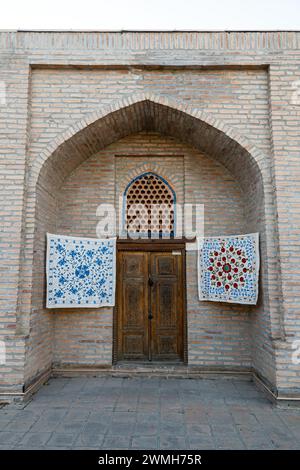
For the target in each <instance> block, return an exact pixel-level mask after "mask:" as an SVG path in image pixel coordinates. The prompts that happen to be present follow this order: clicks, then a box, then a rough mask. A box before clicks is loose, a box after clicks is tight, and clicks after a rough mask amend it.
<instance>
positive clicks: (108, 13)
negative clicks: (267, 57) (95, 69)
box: [0, 0, 300, 30]
mask: <svg viewBox="0 0 300 470" xmlns="http://www.w3.org/2000/svg"><path fill="white" fill-rule="evenodd" d="M0 29H23V30H24V29H25V30H28V29H42V30H49V29H51V30H53V29H54V30H57V29H70V30H120V29H123V30H124V29H125V30H176V29H177V30H274V29H275V30H278V29H279V30H280V29H283V30H300V0H81V1H79V0H6V1H4V0H3V3H2V8H1V13H0Z"/></svg>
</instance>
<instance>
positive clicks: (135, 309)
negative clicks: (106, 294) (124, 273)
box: [122, 278, 145, 331]
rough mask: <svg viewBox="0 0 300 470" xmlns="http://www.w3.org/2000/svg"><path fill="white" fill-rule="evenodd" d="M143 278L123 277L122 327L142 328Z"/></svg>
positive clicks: (143, 304) (125, 328)
mask: <svg viewBox="0 0 300 470" xmlns="http://www.w3.org/2000/svg"><path fill="white" fill-rule="evenodd" d="M144 284H145V283H144V280H143V279H126V278H125V279H123V302H122V305H123V306H124V307H125V308H123V309H122V314H123V318H122V323H123V329H124V330H125V331H126V330H128V329H129V330H130V329H132V330H138V329H141V328H144V309H145V298H144V295H145V292H144V291H145V285H144Z"/></svg>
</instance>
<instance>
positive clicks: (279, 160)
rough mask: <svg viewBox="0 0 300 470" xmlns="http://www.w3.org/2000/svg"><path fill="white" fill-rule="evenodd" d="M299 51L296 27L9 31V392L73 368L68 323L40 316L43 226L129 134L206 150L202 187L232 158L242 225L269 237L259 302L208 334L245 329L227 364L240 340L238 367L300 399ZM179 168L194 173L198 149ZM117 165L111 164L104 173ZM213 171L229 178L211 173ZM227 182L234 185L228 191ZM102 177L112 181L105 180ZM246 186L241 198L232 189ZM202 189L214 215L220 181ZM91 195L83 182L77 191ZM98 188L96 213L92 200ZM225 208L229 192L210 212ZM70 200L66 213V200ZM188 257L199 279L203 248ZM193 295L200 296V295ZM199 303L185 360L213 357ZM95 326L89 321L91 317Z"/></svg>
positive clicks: (4, 242)
mask: <svg viewBox="0 0 300 470" xmlns="http://www.w3.org/2000/svg"><path fill="white" fill-rule="evenodd" d="M299 46H300V34H299V33H296V32H268V33H264V32H261V33H243V32H240V33H228V32H227V33H225V32H219V33H213V32H212V33H197V32H195V33H188V32H187V33H180V32H178V33H147V32H146V33H130V32H129V33H67V32H66V33H30V32H28V33H20V32H3V33H1V34H0V54H1V60H0V64H1V69H0V80H3V81H4V82H5V85H6V95H7V103H6V104H5V105H1V108H0V132H1V137H3V138H1V155H2V161H1V186H0V191H1V196H2V197H1V217H2V219H1V231H2V237H1V249H2V251H1V274H2V277H1V283H0V284H1V285H0V289H1V290H0V292H1V299H2V302H1V306H0V325H1V332H2V337H4V338H5V339H6V341H7V342H8V344H9V348H8V350H9V351H10V352H9V358H10V359H9V362H8V363H7V365H6V366H0V368H1V369H0V371H1V377H0V385H1V387H3V388H4V389H5V388H6V387H15V388H17V387H19V388H20V387H21V386H22V384H23V383H24V382H30V380H32V379H33V378H34V376H36V375H38V374H39V373H40V372H41V371H43V370H46V369H47V368H49V367H50V366H51V363H52V361H53V360H55V361H58V362H59V361H60V360H61V358H64V359H63V360H64V361H67V362H68V361H69V362H72V361H74V360H77V359H76V356H75V357H74V356H73V357H71V356H72V354H71V352H70V347H69V346H70V345H71V343H69V345H68V344H67V342H66V344H65V345H63V344H62V342H59V340H58V335H57V332H58V330H59V326H61V327H63V325H62V324H61V325H58V322H61V323H63V319H64V320H65V322H66V323H65V326H64V328H67V326H68V322H70V321H71V320H70V317H67V315H64V314H62V316H61V317H59V315H58V314H55V315H52V314H51V313H49V312H47V311H46V310H45V309H44V304H43V300H42V296H41V293H42V291H43V289H44V288H45V285H44V281H43V277H42V276H41V274H42V273H43V262H44V261H43V260H44V249H45V237H44V235H45V231H46V230H49V231H55V230H57V229H58V228H59V227H61V230H66V231H68V230H70V229H71V228H72V226H71V227H70V226H69V225H68V223H69V222H68V221H67V220H63V221H62V219H61V216H60V214H61V199H60V197H58V195H61V194H62V193H63V191H67V189H66V188H67V187H68V184H71V183H70V182H71V180H72V177H75V176H74V175H75V174H76V172H77V171H79V168H80V169H82V168H84V165H86V164H87V162H88V163H89V164H91V163H90V162H92V159H93V158H96V155H98V154H99V151H100V152H105V148H109V149H110V148H111V147H107V146H109V145H112V147H113V146H114V145H115V146H117V145H119V144H118V143H117V142H118V141H119V140H120V139H123V138H125V139H126V138H127V137H126V136H128V135H130V134H136V133H139V132H141V131H147V132H148V133H149V132H150V133H151V132H152V133H153V132H155V133H159V134H161V135H163V136H166V135H168V136H171V137H173V138H176V142H178V141H181V144H180V145H183V147H184V149H183V150H184V154H185V155H187V154H188V153H189V152H188V151H187V147H185V146H186V145H188V148H191V146H192V147H193V150H191V152H196V153H197V155H198V157H197V164H196V163H195V161H194V160H193V162H191V165H192V164H193V165H194V167H193V171H192V172H191V181H192V180H193V182H192V183H191V184H193V185H197V184H198V182H199V181H202V179H203V178H204V174H205V172H204V173H203V172H202V171H203V169H204V168H205V164H206V163H205V162H204V160H203V159H204V157H200V156H199V155H203V154H207V155H209V158H210V159H211V161H213V162H214V163H212V165H215V166H214V168H217V167H218V168H219V165H221V166H220V168H222V171H223V173H222V174H221V173H220V184H221V183H222V184H223V185H225V184H227V183H228V185H229V186H230V184H232V185H233V186H234V188H235V189H234V188H233V187H232V194H235V196H233V195H232V200H233V201H235V202H234V204H241V201H243V202H242V206H243V212H244V216H243V217H242V215H241V217H240V218H239V226H241V225H242V224H241V220H242V219H243V227H244V229H245V230H247V231H250V230H251V231H252V230H259V232H260V234H261V255H262V271H261V289H260V290H261V294H260V299H259V303H258V306H257V307H256V308H254V309H251V312H250V311H249V312H245V311H244V310H243V309H241V311H239V313H237V312H238V310H234V313H232V311H231V310H230V308H229V307H227V306H226V309H225V310H226V312H225V310H223V312H224V313H223V314H222V315H221V314H220V310H219V309H220V308H222V307H220V306H217V305H213V306H212V307H210V308H211V312H212V316H211V319H212V318H214V320H215V325H217V328H215V329H214V330H213V331H214V334H213V335H212V336H213V338H212V340H213V341H215V344H218V345H219V346H218V351H223V352H224V351H225V350H226V345H227V346H228V341H229V339H230V333H229V332H230V328H231V326H232V325H234V328H237V329H236V330H235V331H243V334H244V335H246V336H247V338H248V339H247V341H246V342H245V344H241V343H240V342H239V338H238V336H236V337H235V338H236V342H235V343H234V340H233V338H231V340H232V344H231V346H230V347H229V349H228V354H225V353H224V357H226V358H227V359H226V360H228V364H230V365H234V364H233V363H235V360H232V357H233V358H234V357H235V354H236V352H237V351H242V350H243V347H245V349H244V350H243V352H242V353H241V361H240V363H236V365H240V364H241V363H242V364H243V365H249V364H250V362H251V364H252V365H253V367H254V368H255V369H256V371H257V372H258V373H259V374H260V375H261V376H262V377H263V378H264V379H266V381H267V382H269V383H270V384H271V385H272V386H273V387H274V388H276V387H278V388H279V389H280V390H281V391H283V392H284V391H286V392H288V391H290V390H293V391H294V392H293V393H298V392H299V377H300V374H299V368H298V366H297V365H295V364H294V365H293V364H292V363H291V353H292V341H293V340H295V339H297V338H299V330H300V326H299V319H298V316H299V315H298V292H299V279H298V277H299V276H298V268H297V266H298V264H299V263H298V252H299V250H298V242H297V237H298V235H299V229H300V227H299V220H298V218H299V217H298V212H299V204H298V185H299V162H298V156H299V132H298V129H299V120H300V115H299V113H300V111H299V104H298V105H297V104H293V103H292V94H293V91H294V86H295V85H294V84H295V82H296V80H299V75H300V71H299V57H300V54H299ZM148 137H149V135H148ZM120 145H121V144H120ZM144 145H146V142H145V141H144ZM147 145H148V144H147ZM177 145H179V144H177V143H176V146H177ZM176 146H175V149H176ZM183 150H182V151H183ZM156 151H158V150H156ZM93 155H94V157H93ZM201 158H202V160H201ZM205 158H206V157H205ZM84 161H86V163H83V162H84ZM184 161H185V163H184V165H185V178H186V176H187V174H186V171H187V168H188V167H189V163H188V157H187V156H185V159H184ZM199 161H202V163H201V164H200V163H199ZM110 163H111V160H110V161H109V162H107V165H108V166H107V167H106V170H105V171H106V172H107V174H108V175H110V171H111V170H110V167H109V165H110ZM81 165H82V166H81ZM95 165H96V166H97V163H96V162H95ZM198 165H199V166H198ZM77 167H78V170H77V169H76V168H77ZM91 168H93V167H92V166H91ZM190 168H191V166H190ZM197 168H198V170H197ZM86 171H87V169H86ZM89 171H90V172H91V175H90V181H91V183H92V182H93V181H94V183H93V184H96V183H95V180H94V178H95V175H94V173H93V170H91V169H90V170H89ZM207 171H208V170H207ZM211 171H212V172H213V173H212V174H213V175H214V178H218V176H216V173H214V171H215V169H213V168H211ZM220 171H221V170H220ZM225 175H227V176H228V175H229V176H228V177H229V180H230V178H231V180H230V181H231V183H230V184H229V182H228V181H229V180H227V176H225ZM104 176H105V172H103V173H101V177H104ZM221 176H222V178H221ZM196 179H197V181H198V182H197V181H196ZM106 180H107V178H106ZM233 180H234V181H235V183H234V184H233ZM202 182H203V184H204V183H205V181H202ZM229 186H227V188H228V187H229ZM238 186H239V187H240V196H239V197H237V192H235V191H238V188H237V187H238ZM204 187H206V194H205V197H208V194H209V195H210V196H209V199H208V200H207V204H208V205H209V204H211V205H212V206H213V204H212V201H213V198H214V195H215V194H217V191H218V188H216V187H214V185H213V184H212V181H211V186H210V187H208V186H205V184H204ZM291 188H293V189H292V190H291ZM200 189H201V188H200ZM81 191H84V190H83V189H82V188H77V194H80V192H81ZM85 191H88V188H86V189H85ZM90 191H91V193H90V199H89V200H90V201H91V202H92V205H93V204H94V202H95V201H94V199H93V198H94V193H93V191H92V189H91V188H90ZM99 191H100V190H99ZM96 194H98V193H96ZM114 194H115V189H114V184H113V181H111V186H109V188H108V191H107V194H104V195H103V197H105V198H108V199H109V198H110V197H111V195H114ZM197 194H198V193H197ZM100 196H101V194H100V193H99V198H100ZM202 196H203V195H202V193H201V190H200V198H202ZM101 197H102V196H101ZM185 197H186V198H187V199H189V198H190V200H194V198H195V197H196V194H194V193H193V192H191V191H190V190H188V189H186V190H185ZM197 197H198V195H197ZM223 202H224V201H223V200H221V199H220V198H219V199H218V204H217V206H213V207H212V214H214V211H217V212H218V210H219V208H220V207H222V204H223ZM67 203H69V206H68V207H67V209H68V210H69V212H71V211H72V203H71V201H69V200H68V198H67V199H66V204H67ZM92 205H91V207H92ZM73 209H74V207H73ZM89 210H91V209H89ZM226 211H227V213H228V211H229V209H228V207H226ZM217 212H216V213H217ZM236 213H237V214H239V212H238V210H237V209H236ZM209 217H210V218H208V226H207V230H208V232H207V233H209V231H210V230H213V229H214V227H215V225H214V224H215V218H214V217H213V216H211V215H209ZM92 220H93V219H92V218H89V217H87V218H86V219H85V218H83V219H82V218H81V219H80V221H78V223H79V229H80V231H81V232H82V233H85V232H88V231H89V227H90V226H91V225H90V224H91V223H92ZM225 222H226V219H224V220H223V219H219V224H220V225H219V226H218V227H215V228H216V229H218V230H220V227H222V226H223V228H224V231H225V232H226V223H225ZM59 224H61V225H59ZM64 224H65V225H64ZM233 224H235V222H233ZM228 228H229V227H228ZM234 228H235V225H234ZM236 228H238V227H236ZM72 230H73V228H72ZM239 231H240V230H239ZM189 257H190V255H189ZM189 262H190V263H191V273H192V265H193V263H194V261H193V259H192V255H191V257H190V259H189ZM194 266H195V263H194ZM193 278H194V277H193ZM191 289H192V290H193V288H192V287H191ZM193 295H194V294H193V293H192V292H191V297H190V298H191V299H192V297H193ZM191 302H192V301H191ZM198 304H199V303H198ZM191 305H193V307H191V311H192V310H193V311H194V313H193V318H194V319H196V317H197V316H198V317H199V319H200V323H201V322H202V323H201V324H202V327H203V328H204V327H205V331H204V330H203V331H202V330H201V333H199V331H200V330H197V331H196V329H195V328H194V326H192V327H191V329H190V331H191V332H192V331H194V333H193V335H194V336H191V337H190V340H191V342H190V357H191V358H193V359H192V360H193V361H199V363H202V362H201V361H202V360H203V356H201V354H202V353H201V354H199V355H198V356H197V352H195V351H196V350H194V349H193V348H194V347H195V348H196V347H198V346H197V341H198V342H199V344H202V343H201V342H203V341H204V340H205V341H206V342H207V343H206V346H208V343H209V341H210V338H209V335H211V333H207V331H208V330H206V326H207V324H206V321H207V319H208V317H205V319H204V317H203V318H200V317H201V315H200V314H199V313H197V312H198V310H197V308H198V307H199V308H200V304H199V305H198V306H197V302H195V303H194V304H192V303H191ZM203 308H204V307H203ZM227 308H229V310H230V312H229V311H227ZM194 309H196V310H194ZM215 309H216V310H215ZM196 311H197V312H196ZM195 312H196V313H195ZM90 315H93V314H90ZM220 315H221V316H220ZM58 318H61V320H59V319H58ZM73 318H74V324H76V325H77V326H78V329H80V328H81V329H82V330H83V331H84V338H83V340H82V342H81V343H80V348H81V351H87V348H89V350H90V351H91V358H92V357H96V355H97V354H98V353H99V354H100V349H101V348H100V346H99V344H100V343H97V339H96V337H95V336H94V337H93V336H92V335H93V332H91V331H90V330H89V328H88V327H86V326H84V325H87V323H86V322H87V320H85V318H88V314H85V315H83V314H82V315H80V312H78V313H76V314H74V317H73ZM191 318H192V316H191ZM94 319H95V317H93V316H91V322H92V321H93V320H94ZM238 319H239V320H238ZM101 321H103V323H102V326H101V328H102V329H103V330H105V328H106V327H107V325H109V322H110V313H109V312H108V311H107V313H106V314H104V313H103V316H102V318H101ZM193 321H194V320H193ZM82 322H84V323H82ZM200 323H199V324H200ZM191 325H192V323H191ZM109 328H110V327H109V326H108V328H107V331H106V332H107V335H106V340H105V344H102V346H103V349H101V351H104V352H103V356H101V357H103V358H105V357H106V358H107V357H108V354H109V351H110V346H109V335H110V333H108V331H109ZM239 328H240V330H239ZM209 331H210V330H209ZM204 334H205V335H206V336H207V338H205V337H204V336H203V335H204ZM217 334H219V336H218V337H219V338H220V340H219V342H217ZM222 334H223V336H222ZM90 335H91V338H90ZM201 335H202V336H201ZM214 335H215V336H214ZM249 335H250V336H251V338H250V336H249ZM200 338H201V339H200ZM85 340H87V341H91V343H88V342H85ZM73 341H74V339H73ZM88 345H89V346H88ZM80 348H79V350H80ZM250 348H252V354H251V358H252V359H251V361H250V359H249V357H250V356H249V351H250ZM25 351H26V355H25ZM192 351H193V352H192ZM206 351H207V355H205V354H204V360H208V358H212V362H211V363H213V362H214V361H215V360H216V362H218V358H217V357H218V355H217V354H216V352H217V350H214V351H211V350H210V349H209V348H207V349H206ZM101 354H102V353H101ZM91 358H90V359H89V360H93V359H91ZM103 360H104V359H103ZM297 390H298V391H297Z"/></svg>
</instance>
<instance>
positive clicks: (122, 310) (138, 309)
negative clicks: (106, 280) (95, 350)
mask: <svg viewBox="0 0 300 470" xmlns="http://www.w3.org/2000/svg"><path fill="white" fill-rule="evenodd" d="M118 279H119V281H118V341H117V343H118V354H117V357H118V359H119V360H129V359H135V360H147V359H148V315H147V312H148V254H147V253H139V252H134V253H126V252H119V254H118Z"/></svg>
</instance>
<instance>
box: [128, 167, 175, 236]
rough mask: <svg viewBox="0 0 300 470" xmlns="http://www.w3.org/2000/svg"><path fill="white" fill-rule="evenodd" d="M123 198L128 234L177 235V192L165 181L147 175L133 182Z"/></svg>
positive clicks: (156, 176) (158, 177) (154, 175)
mask: <svg viewBox="0 0 300 470" xmlns="http://www.w3.org/2000/svg"><path fill="white" fill-rule="evenodd" d="M124 196H125V224H124V225H125V228H126V230H127V232H128V233H129V234H130V233H138V234H141V235H145V236H151V235H154V234H155V235H156V236H162V235H170V236H173V235H174V214H175V212H174V204H175V193H174V191H173V190H172V188H171V187H170V186H169V184H168V183H167V182H166V181H165V180H164V179H163V178H161V177H160V176H158V175H156V174H154V173H150V172H149V173H144V174H143V175H141V176H139V177H138V178H135V179H134V180H133V181H132V182H131V183H130V185H129V186H128V187H127V189H126V191H125V195H124Z"/></svg>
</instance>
